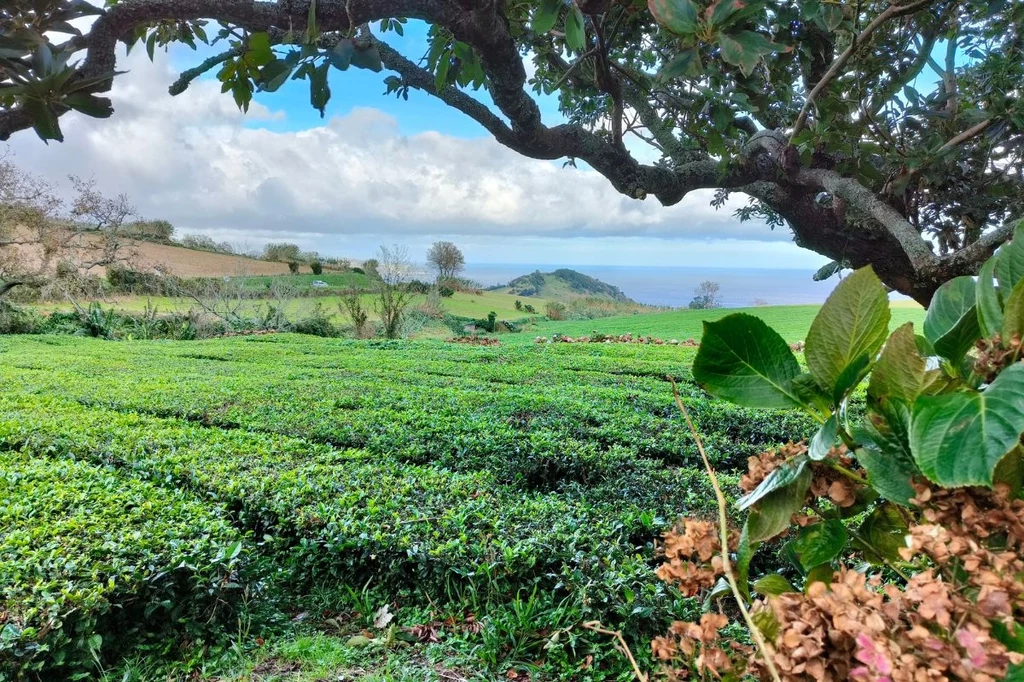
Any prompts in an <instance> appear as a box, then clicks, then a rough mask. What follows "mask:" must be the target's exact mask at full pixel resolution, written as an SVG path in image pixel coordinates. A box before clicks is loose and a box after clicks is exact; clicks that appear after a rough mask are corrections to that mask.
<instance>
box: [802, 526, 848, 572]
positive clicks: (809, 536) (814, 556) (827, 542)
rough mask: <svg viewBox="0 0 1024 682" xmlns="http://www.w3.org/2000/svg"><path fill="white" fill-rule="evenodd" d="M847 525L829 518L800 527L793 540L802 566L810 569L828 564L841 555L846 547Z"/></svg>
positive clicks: (807, 569) (806, 569)
mask: <svg viewBox="0 0 1024 682" xmlns="http://www.w3.org/2000/svg"><path fill="white" fill-rule="evenodd" d="M846 540H847V534H846V526H844V525H843V522H842V521H840V520H838V519H828V520H827V521H821V522H819V523H815V524H813V525H810V526H804V527H803V528H801V529H800V532H799V533H798V534H797V536H796V538H794V539H793V540H792V541H791V544H792V546H793V552H794V554H795V555H796V558H797V560H798V561H799V562H800V566H801V567H802V568H803V569H804V570H805V571H809V570H811V569H812V568H814V567H815V566H820V565H821V564H827V563H829V562H831V561H832V560H833V559H835V558H836V557H837V556H839V553H840V552H842V551H843V548H844V547H846Z"/></svg>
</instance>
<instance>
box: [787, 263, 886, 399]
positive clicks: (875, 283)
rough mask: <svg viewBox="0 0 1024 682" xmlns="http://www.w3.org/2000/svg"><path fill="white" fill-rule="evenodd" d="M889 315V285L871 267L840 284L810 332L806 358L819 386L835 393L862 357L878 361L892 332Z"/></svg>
mask: <svg viewBox="0 0 1024 682" xmlns="http://www.w3.org/2000/svg"><path fill="white" fill-rule="evenodd" d="M889 316H890V311H889V297H888V295H887V294H886V292H885V286H884V285H883V284H882V282H881V280H879V279H878V277H877V276H876V275H875V273H874V271H873V270H872V269H871V268H869V267H868V268H861V269H859V270H857V271H855V272H854V273H853V274H852V275H850V276H849V277H847V278H846V279H844V280H843V281H842V282H840V283H839V286H837V287H836V288H835V290H834V291H833V292H832V293H831V294H830V295H829V297H828V299H827V300H826V301H825V304H824V305H823V306H822V307H821V310H820V311H819V312H818V314H817V316H815V318H814V322H812V323H811V328H810V330H809V331H808V332H807V342H806V343H807V345H806V347H805V348H804V357H805V358H806V359H807V368H808V369H809V370H810V373H811V376H813V377H814V380H815V381H817V382H818V385H820V386H821V387H822V388H823V389H825V391H827V392H829V393H831V392H832V391H833V390H834V389H835V388H836V387H837V385H838V383H839V378H840V376H841V375H842V374H843V372H844V370H846V368H847V367H849V366H850V365H851V364H853V363H854V362H856V361H857V360H858V358H859V357H860V356H862V355H863V356H867V357H868V359H869V362H870V360H871V359H874V357H875V355H876V354H877V353H878V350H879V349H880V348H881V347H882V344H883V343H885V337H886V335H887V334H888V332H889Z"/></svg>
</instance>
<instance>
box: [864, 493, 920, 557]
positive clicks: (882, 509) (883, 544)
mask: <svg viewBox="0 0 1024 682" xmlns="http://www.w3.org/2000/svg"><path fill="white" fill-rule="evenodd" d="M909 532H910V531H909V530H908V529H907V523H906V521H905V520H904V519H903V514H901V513H900V510H899V509H897V508H896V507H895V506H894V505H892V504H880V505H878V506H877V507H875V509H874V511H872V512H871V514H869V515H868V517H867V518H866V519H864V522H863V523H862V524H861V525H860V528H858V529H857V535H858V537H857V538H854V541H853V546H854V547H856V548H857V549H859V550H861V551H862V552H864V556H865V558H866V559H867V560H868V561H870V562H871V563H873V564H881V563H885V562H886V561H900V560H901V557H900V553H899V550H900V549H902V548H903V547H906V546H907V540H906V538H907V534H908V533H909Z"/></svg>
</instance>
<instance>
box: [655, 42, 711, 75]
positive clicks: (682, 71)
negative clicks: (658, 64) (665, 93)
mask: <svg viewBox="0 0 1024 682" xmlns="http://www.w3.org/2000/svg"><path fill="white" fill-rule="evenodd" d="M703 71H704V65H703V64H702V63H701V61H700V50H698V49H697V48H695V47H691V48H689V49H687V50H683V51H682V52H680V53H679V54H677V55H676V56H675V57H673V58H672V60H671V61H669V62H668V63H667V64H665V67H664V68H663V69H662V70H661V72H659V73H658V78H660V79H661V80H663V81H667V80H672V79H673V78H678V77H679V76H690V77H691V78H692V77H696V76H699V75H700V74H701V73H702V72H703Z"/></svg>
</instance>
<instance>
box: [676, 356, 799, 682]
mask: <svg viewBox="0 0 1024 682" xmlns="http://www.w3.org/2000/svg"><path fill="white" fill-rule="evenodd" d="M668 380H669V381H670V382H672V395H673V396H674V397H675V399H676V405H678V406H679V411H680V412H682V413H683V418H684V419H686V425H687V426H688V427H689V428H690V433H692V434H693V439H694V440H695V441H696V442H697V450H698V452H700V457H701V459H702V460H704V468H705V469H707V472H708V478H709V479H711V487H712V488H714V489H715V498H716V499H717V500H718V531H719V533H720V535H721V538H720V541H721V544H722V554H721V556H722V570H723V571H724V572H725V579H726V581H727V582H728V583H729V589H730V590H732V596H733V598H734V599H735V600H736V606H738V607H739V609H740V613H741V614H742V615H743V620H744V622H746V624H747V628H748V629H749V630H750V636H751V637H752V638H753V639H754V642H755V643H756V644H757V648H758V650H760V652H761V658H762V659H763V660H764V663H765V666H766V667H767V668H768V673H769V674H770V675H771V676H772V679H773V680H775V682H782V678H781V677H779V671H778V670H777V669H776V668H775V661H774V659H773V658H772V655H771V648H770V647H769V644H768V642H767V640H765V638H764V633H762V632H761V628H759V627H757V623H755V622H754V619H753V618H752V617H751V615H750V610H749V609H747V603H746V601H745V600H744V599H743V593H742V592H740V586H739V585H738V584H737V582H736V575H735V574H734V573H733V571H732V562H731V561H730V559H729V505H728V502H726V500H725V493H723V492H722V486H721V485H720V484H719V483H718V475H717V474H715V469H714V467H712V466H711V461H710V460H708V455H707V453H706V452H705V451H704V443H703V441H702V440H701V437H700V433H699V432H698V431H697V427H696V426H694V425H693V420H691V419H690V413H689V412H688V411H687V410H686V406H685V405H683V399H682V398H681V397H679V387H678V386H676V380H675V379H674V378H672V377H671V376H669V377H668Z"/></svg>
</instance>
